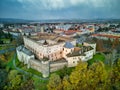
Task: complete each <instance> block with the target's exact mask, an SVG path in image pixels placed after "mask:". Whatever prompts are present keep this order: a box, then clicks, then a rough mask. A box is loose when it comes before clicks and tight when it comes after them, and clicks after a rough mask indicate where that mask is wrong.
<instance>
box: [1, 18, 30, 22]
mask: <svg viewBox="0 0 120 90" xmlns="http://www.w3.org/2000/svg"><path fill="white" fill-rule="evenodd" d="M30 21H32V20H24V19H14V18H0V23H27V22H30Z"/></svg>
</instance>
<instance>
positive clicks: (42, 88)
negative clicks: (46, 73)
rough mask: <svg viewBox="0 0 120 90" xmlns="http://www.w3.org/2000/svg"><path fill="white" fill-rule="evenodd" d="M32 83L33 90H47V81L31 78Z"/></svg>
mask: <svg viewBox="0 0 120 90" xmlns="http://www.w3.org/2000/svg"><path fill="white" fill-rule="evenodd" d="M32 80H33V81H34V86H35V90H47V84H48V80H45V81H43V80H40V79H38V78H35V77H32Z"/></svg>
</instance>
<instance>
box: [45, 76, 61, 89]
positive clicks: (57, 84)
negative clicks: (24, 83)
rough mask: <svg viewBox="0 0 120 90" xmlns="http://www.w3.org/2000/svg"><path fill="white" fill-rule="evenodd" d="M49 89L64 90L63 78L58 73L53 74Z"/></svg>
mask: <svg viewBox="0 0 120 90" xmlns="http://www.w3.org/2000/svg"><path fill="white" fill-rule="evenodd" d="M47 87H48V90H62V83H61V78H60V76H59V75H57V74H52V75H51V77H50V80H49V83H48V85H47Z"/></svg>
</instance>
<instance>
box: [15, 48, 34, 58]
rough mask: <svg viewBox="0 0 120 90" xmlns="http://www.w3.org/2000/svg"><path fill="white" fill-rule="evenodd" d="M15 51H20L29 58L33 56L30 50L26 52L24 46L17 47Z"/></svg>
mask: <svg viewBox="0 0 120 90" xmlns="http://www.w3.org/2000/svg"><path fill="white" fill-rule="evenodd" d="M17 50H19V51H22V52H23V53H25V54H27V55H29V56H31V55H33V53H32V52H31V51H30V50H28V49H27V48H25V47H24V46H20V47H18V48H17Z"/></svg>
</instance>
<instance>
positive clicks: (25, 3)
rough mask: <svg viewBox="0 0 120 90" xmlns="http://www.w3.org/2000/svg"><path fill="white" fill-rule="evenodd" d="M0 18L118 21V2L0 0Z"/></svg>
mask: <svg viewBox="0 0 120 90" xmlns="http://www.w3.org/2000/svg"><path fill="white" fill-rule="evenodd" d="M0 18H17V19H29V20H47V19H106V18H109V19H110V18H112V19H120V0H0Z"/></svg>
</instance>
